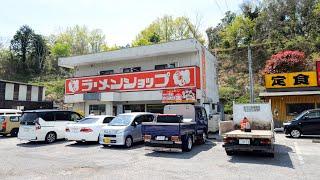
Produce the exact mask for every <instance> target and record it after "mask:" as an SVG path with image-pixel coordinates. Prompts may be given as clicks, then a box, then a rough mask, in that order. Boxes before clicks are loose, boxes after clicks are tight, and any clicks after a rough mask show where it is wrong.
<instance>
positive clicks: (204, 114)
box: [201, 108, 207, 119]
mask: <svg viewBox="0 0 320 180" xmlns="http://www.w3.org/2000/svg"><path fill="white" fill-rule="evenodd" d="M201 111H202V112H201V114H202V118H204V119H206V118H207V113H206V110H205V109H204V108H201Z"/></svg>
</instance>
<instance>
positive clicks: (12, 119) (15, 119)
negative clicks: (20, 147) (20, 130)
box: [10, 116, 20, 122]
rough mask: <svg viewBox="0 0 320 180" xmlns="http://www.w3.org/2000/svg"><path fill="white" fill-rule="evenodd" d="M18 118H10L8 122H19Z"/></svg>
mask: <svg viewBox="0 0 320 180" xmlns="http://www.w3.org/2000/svg"><path fill="white" fill-rule="evenodd" d="M19 120H20V116H10V121H11V122H19Z"/></svg>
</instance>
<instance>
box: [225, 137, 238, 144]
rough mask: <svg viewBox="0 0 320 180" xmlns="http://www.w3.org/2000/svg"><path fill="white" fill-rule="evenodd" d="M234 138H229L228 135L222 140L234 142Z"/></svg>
mask: <svg viewBox="0 0 320 180" xmlns="http://www.w3.org/2000/svg"><path fill="white" fill-rule="evenodd" d="M235 141H236V140H235V139H234V138H230V137H227V138H226V137H225V138H223V142H225V143H234V142H235Z"/></svg>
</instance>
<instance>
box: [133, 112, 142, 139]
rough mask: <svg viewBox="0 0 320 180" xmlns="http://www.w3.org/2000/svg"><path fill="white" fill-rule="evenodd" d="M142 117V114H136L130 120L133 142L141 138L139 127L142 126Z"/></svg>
mask: <svg viewBox="0 0 320 180" xmlns="http://www.w3.org/2000/svg"><path fill="white" fill-rule="evenodd" d="M143 118H144V115H138V116H136V117H135V119H134V120H133V122H132V126H133V128H132V138H133V141H134V142H137V141H141V140H142V133H141V127H142V121H143Z"/></svg>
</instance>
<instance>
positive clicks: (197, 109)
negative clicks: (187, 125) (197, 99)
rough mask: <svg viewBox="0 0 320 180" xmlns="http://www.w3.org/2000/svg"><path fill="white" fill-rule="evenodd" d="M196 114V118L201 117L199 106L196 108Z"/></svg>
mask: <svg viewBox="0 0 320 180" xmlns="http://www.w3.org/2000/svg"><path fill="white" fill-rule="evenodd" d="M196 116H197V118H198V119H202V112H201V109H200V108H196Z"/></svg>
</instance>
